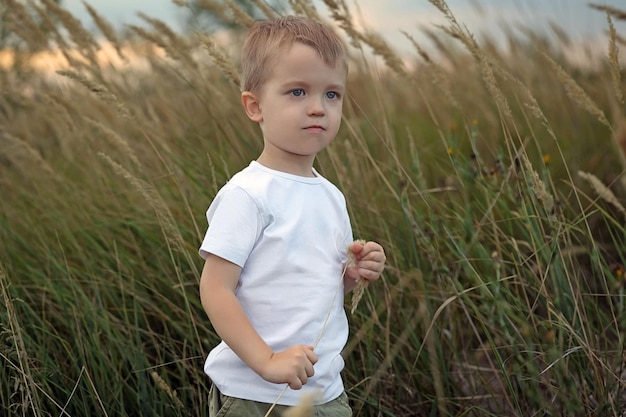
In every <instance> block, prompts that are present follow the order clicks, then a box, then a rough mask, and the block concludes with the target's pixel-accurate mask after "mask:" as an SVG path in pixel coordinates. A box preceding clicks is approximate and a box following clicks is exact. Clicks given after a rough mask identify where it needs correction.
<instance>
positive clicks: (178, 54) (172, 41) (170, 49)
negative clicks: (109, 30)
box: [133, 12, 197, 69]
mask: <svg viewBox="0 0 626 417" xmlns="http://www.w3.org/2000/svg"><path fill="white" fill-rule="evenodd" d="M137 16H139V17H140V18H141V19H142V20H144V21H145V22H147V23H149V24H150V25H151V26H152V27H153V28H154V29H155V30H156V33H154V34H152V35H151V36H150V40H152V41H153V42H155V43H156V44H157V45H159V46H160V47H161V48H163V49H164V50H165V52H166V53H167V54H168V55H169V56H170V57H171V58H173V59H176V60H178V61H181V62H184V63H185V64H187V65H189V66H190V67H191V68H194V69H195V68H197V63H196V61H195V60H194V59H193V57H192V56H191V47H190V45H188V44H187V42H185V40H184V39H182V38H181V37H180V36H178V35H177V34H176V33H175V32H174V31H173V30H172V29H170V27H169V26H168V25H167V24H166V23H165V22H163V21H162V20H159V19H155V18H153V17H150V16H148V15H146V14H145V13H141V12H138V13H137ZM135 28H136V27H133V30H135ZM135 32H138V31H136V30H135ZM138 33H139V32H138ZM142 34H143V33H142ZM163 37H165V38H166V39H167V42H166V41H164V40H163Z"/></svg>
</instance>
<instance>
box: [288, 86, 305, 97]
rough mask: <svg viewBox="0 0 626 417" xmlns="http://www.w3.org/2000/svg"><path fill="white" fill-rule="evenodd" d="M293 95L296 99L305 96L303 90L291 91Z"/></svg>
mask: <svg viewBox="0 0 626 417" xmlns="http://www.w3.org/2000/svg"><path fill="white" fill-rule="evenodd" d="M291 94H292V95H294V96H296V97H300V96H303V95H304V90H303V89H301V88H296V89H295V90H291Z"/></svg>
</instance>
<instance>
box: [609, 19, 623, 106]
mask: <svg viewBox="0 0 626 417" xmlns="http://www.w3.org/2000/svg"><path fill="white" fill-rule="evenodd" d="M606 20H607V23H608V25H609V68H610V70H611V80H612V81H613V91H614V92H615V97H616V98H617V101H618V102H619V103H621V104H623V103H624V94H623V93H622V80H621V65H620V62H619V47H618V46H617V40H616V39H617V31H616V30H615V25H613V20H612V19H611V15H610V14H608V13H607V15H606Z"/></svg>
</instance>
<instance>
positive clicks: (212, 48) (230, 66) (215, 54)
mask: <svg viewBox="0 0 626 417" xmlns="http://www.w3.org/2000/svg"><path fill="white" fill-rule="evenodd" d="M198 40H199V41H200V44H201V45H202V46H203V47H204V49H206V51H207V52H208V53H209V55H210V56H211V58H213V62H215V65H217V67H218V68H219V69H220V70H221V71H222V73H224V75H226V76H227V77H228V79H229V80H230V81H231V82H232V83H233V84H235V86H237V88H239V86H240V84H241V83H240V80H239V71H237V67H236V66H235V64H234V63H233V62H232V61H231V60H230V59H229V58H228V57H227V56H226V54H225V53H224V52H222V50H221V49H220V48H218V47H217V45H215V42H213V40H212V39H211V37H210V36H209V35H207V34H205V33H199V34H198Z"/></svg>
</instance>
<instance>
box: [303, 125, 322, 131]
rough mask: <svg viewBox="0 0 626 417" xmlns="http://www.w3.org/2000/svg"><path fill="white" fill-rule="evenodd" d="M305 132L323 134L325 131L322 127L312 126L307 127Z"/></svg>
mask: <svg viewBox="0 0 626 417" xmlns="http://www.w3.org/2000/svg"><path fill="white" fill-rule="evenodd" d="M304 130H306V131H308V132H323V131H324V130H326V129H324V128H323V127H322V126H320V125H311V126H307V127H305V128H304Z"/></svg>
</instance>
